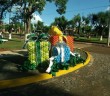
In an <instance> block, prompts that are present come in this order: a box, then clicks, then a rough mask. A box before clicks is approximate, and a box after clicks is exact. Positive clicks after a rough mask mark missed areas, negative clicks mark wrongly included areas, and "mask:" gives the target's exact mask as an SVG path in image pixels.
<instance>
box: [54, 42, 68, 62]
mask: <svg viewBox="0 0 110 96" xmlns="http://www.w3.org/2000/svg"><path fill="white" fill-rule="evenodd" d="M52 56H56V57H55V60H56V61H57V63H63V62H67V61H69V59H70V48H69V47H68V46H67V45H66V44H65V43H57V44H56V45H55V46H53V48H52Z"/></svg>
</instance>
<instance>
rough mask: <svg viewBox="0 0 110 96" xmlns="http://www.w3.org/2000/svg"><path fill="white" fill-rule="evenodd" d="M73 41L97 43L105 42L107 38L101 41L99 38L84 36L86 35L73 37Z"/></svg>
mask: <svg viewBox="0 0 110 96" xmlns="http://www.w3.org/2000/svg"><path fill="white" fill-rule="evenodd" d="M74 40H75V41H79V42H89V43H98V44H106V43H107V38H103V40H102V41H100V38H94V37H92V38H86V37H79V38H76V37H75V38H74Z"/></svg>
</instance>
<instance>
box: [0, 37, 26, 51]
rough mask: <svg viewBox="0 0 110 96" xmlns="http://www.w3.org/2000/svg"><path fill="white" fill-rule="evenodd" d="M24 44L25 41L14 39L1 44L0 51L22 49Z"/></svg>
mask: <svg viewBox="0 0 110 96" xmlns="http://www.w3.org/2000/svg"><path fill="white" fill-rule="evenodd" d="M23 44H24V40H23V39H18V38H13V39H12V40H9V41H7V42H3V43H2V44H0V49H4V50H17V49H22V46H23Z"/></svg>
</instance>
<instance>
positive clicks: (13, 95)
mask: <svg viewBox="0 0 110 96" xmlns="http://www.w3.org/2000/svg"><path fill="white" fill-rule="evenodd" d="M75 46H77V47H78V48H81V49H83V50H85V51H88V52H90V54H91V55H92V59H91V61H90V63H89V64H88V65H87V66H85V67H83V68H81V69H79V70H76V71H74V72H71V73H69V74H66V75H64V76H61V77H58V78H56V77H54V78H52V79H50V80H46V81H42V82H39V83H34V84H29V85H25V86H20V87H16V88H10V89H2V90H0V96H110V47H107V46H106V45H96V44H95V45H94V44H87V43H76V44H75Z"/></svg>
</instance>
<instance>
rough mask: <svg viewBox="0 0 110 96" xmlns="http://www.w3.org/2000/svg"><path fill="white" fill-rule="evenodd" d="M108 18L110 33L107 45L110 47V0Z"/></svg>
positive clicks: (109, 33)
mask: <svg viewBox="0 0 110 96" xmlns="http://www.w3.org/2000/svg"><path fill="white" fill-rule="evenodd" d="M108 18H109V22H108V24H109V25H108V27H109V32H108V40H107V45H108V46H110V0H109V10H108Z"/></svg>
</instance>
